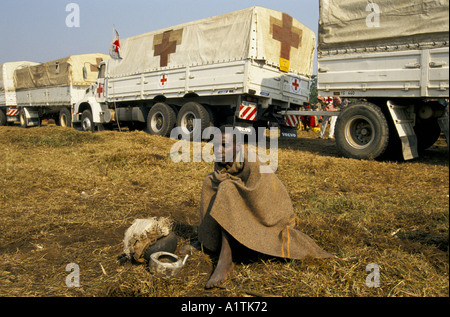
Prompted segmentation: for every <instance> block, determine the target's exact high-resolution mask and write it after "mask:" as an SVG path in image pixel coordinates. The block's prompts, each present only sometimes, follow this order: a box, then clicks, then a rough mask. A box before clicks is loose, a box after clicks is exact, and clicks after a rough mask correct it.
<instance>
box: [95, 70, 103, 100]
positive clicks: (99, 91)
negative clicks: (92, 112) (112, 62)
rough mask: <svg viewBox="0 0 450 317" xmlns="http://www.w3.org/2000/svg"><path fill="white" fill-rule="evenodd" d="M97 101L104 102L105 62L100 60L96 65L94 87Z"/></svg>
mask: <svg viewBox="0 0 450 317" xmlns="http://www.w3.org/2000/svg"><path fill="white" fill-rule="evenodd" d="M94 95H95V99H96V101H97V102H105V96H106V63H105V62H101V63H100V66H99V67H98V77H97V86H96V87H95V89H94Z"/></svg>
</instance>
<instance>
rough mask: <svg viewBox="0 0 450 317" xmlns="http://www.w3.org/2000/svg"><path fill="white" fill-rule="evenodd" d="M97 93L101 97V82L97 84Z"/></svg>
mask: <svg viewBox="0 0 450 317" xmlns="http://www.w3.org/2000/svg"><path fill="white" fill-rule="evenodd" d="M97 93H98V97H99V98H101V97H102V93H103V88H102V84H101V83H99V84H98V87H97Z"/></svg>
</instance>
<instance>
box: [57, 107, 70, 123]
mask: <svg viewBox="0 0 450 317" xmlns="http://www.w3.org/2000/svg"><path fill="white" fill-rule="evenodd" d="M71 119H72V118H71V116H70V111H69V109H67V108H62V109H61V110H60V111H59V115H58V124H59V125H60V126H61V127H64V128H69V127H70V126H71V125H72V120H71Z"/></svg>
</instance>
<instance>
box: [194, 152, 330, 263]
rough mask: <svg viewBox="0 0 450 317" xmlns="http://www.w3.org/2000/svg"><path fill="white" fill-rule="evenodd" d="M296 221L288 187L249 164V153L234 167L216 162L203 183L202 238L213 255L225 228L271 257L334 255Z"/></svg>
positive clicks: (237, 238) (200, 231)
mask: <svg viewBox="0 0 450 317" xmlns="http://www.w3.org/2000/svg"><path fill="white" fill-rule="evenodd" d="M241 155H242V154H241ZM295 220H296V217H295V214H294V209H293V206H292V202H291V199H290V197H289V194H288V192H287V190H286V188H285V187H284V185H283V184H282V183H281V181H280V180H279V179H278V177H277V176H276V175H275V173H260V163H259V162H258V161H256V162H249V161H248V156H247V154H245V159H244V160H243V162H234V163H233V165H232V166H231V167H229V168H224V167H223V166H221V165H220V164H217V163H216V164H215V171H214V172H213V173H211V174H209V175H208V176H207V177H206V178H205V180H204V182H203V187H202V194H201V202H200V225H199V227H198V238H199V241H200V242H201V243H202V244H203V246H204V247H205V248H207V249H209V250H211V251H218V250H220V246H221V239H222V236H221V229H220V227H222V228H224V229H225V230H226V231H227V232H228V233H229V234H230V235H231V236H233V237H234V238H235V239H236V240H237V241H238V242H239V243H241V244H243V245H244V246H246V247H247V248H250V249H252V250H254V251H257V252H260V253H264V254H267V255H270V256H275V257H282V258H291V259H304V258H306V257H312V258H326V257H332V255H331V254H329V253H328V252H326V251H324V250H323V249H322V248H320V247H319V246H318V245H317V244H316V243H315V242H314V241H313V240H312V239H311V238H310V237H308V236H307V235H305V234H304V233H302V232H300V231H298V230H296V229H294V226H295ZM219 226H220V227H219Z"/></svg>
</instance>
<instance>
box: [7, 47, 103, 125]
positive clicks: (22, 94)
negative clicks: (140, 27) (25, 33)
mask: <svg viewBox="0 0 450 317" xmlns="http://www.w3.org/2000/svg"><path fill="white" fill-rule="evenodd" d="M105 59H109V55H105V54H96V53H93V54H82V55H72V56H69V57H65V58H62V59H58V60H54V61H50V62H45V63H40V64H35V65H29V66H25V67H21V68H18V69H16V70H15V71H14V88H15V94H16V106H17V109H16V110H17V111H16V113H15V117H16V119H12V120H18V121H19V122H20V125H21V127H24V128H26V127H29V126H38V125H40V124H41V120H42V119H50V118H51V119H55V121H56V123H57V124H59V125H61V126H68V127H70V126H71V117H72V115H71V110H72V106H73V105H74V104H75V102H77V101H78V100H79V99H81V98H82V97H83V96H84V94H85V93H86V89H87V88H89V86H90V85H91V84H92V83H94V82H95V81H96V78H97V73H98V65H100V63H101V62H102V61H103V60H105Z"/></svg>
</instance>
